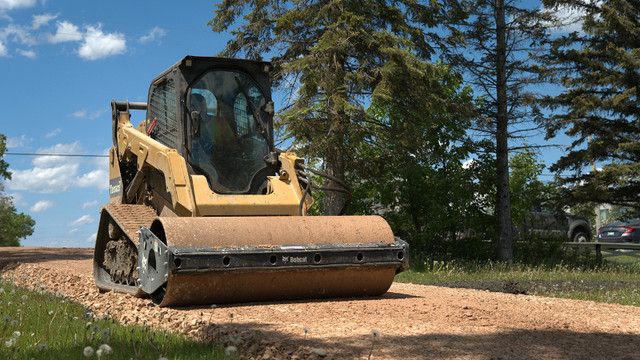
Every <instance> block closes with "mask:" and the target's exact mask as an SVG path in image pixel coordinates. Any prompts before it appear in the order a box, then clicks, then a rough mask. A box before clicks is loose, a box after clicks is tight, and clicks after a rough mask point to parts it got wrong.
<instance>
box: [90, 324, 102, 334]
mask: <svg viewBox="0 0 640 360" xmlns="http://www.w3.org/2000/svg"><path fill="white" fill-rule="evenodd" d="M91 331H93V332H94V333H97V332H98V331H100V325H94V326H93V327H92V328H91Z"/></svg>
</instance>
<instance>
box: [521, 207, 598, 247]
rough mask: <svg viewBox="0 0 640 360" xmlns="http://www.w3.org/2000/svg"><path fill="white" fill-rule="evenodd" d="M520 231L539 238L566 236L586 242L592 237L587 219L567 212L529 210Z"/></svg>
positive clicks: (571, 239) (575, 240)
mask: <svg viewBox="0 0 640 360" xmlns="http://www.w3.org/2000/svg"><path fill="white" fill-rule="evenodd" d="M521 231H522V233H523V234H527V235H533V236H537V237H538V238H541V239H548V238H566V239H567V240H568V241H573V242H587V241H591V238H592V235H591V223H590V222H589V220H587V219H585V218H583V217H582V216H578V215H572V214H568V213H560V214H554V213H551V212H546V211H530V212H529V214H528V216H526V217H525V220H524V222H523V225H522V230H521Z"/></svg>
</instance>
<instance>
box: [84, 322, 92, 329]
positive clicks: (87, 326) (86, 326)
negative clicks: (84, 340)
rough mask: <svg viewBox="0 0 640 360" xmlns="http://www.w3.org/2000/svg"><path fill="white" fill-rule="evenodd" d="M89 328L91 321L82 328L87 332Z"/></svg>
mask: <svg viewBox="0 0 640 360" xmlns="http://www.w3.org/2000/svg"><path fill="white" fill-rule="evenodd" d="M90 327H91V321H88V322H87V323H86V324H84V328H85V329H87V330H89V328H90Z"/></svg>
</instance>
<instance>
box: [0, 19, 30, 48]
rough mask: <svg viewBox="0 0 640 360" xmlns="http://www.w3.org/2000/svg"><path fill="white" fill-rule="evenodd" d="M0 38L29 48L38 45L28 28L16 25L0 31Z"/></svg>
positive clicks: (10, 25)
mask: <svg viewBox="0 0 640 360" xmlns="http://www.w3.org/2000/svg"><path fill="white" fill-rule="evenodd" d="M0 38H2V39H4V40H7V41H9V40H11V41H15V42H18V43H20V44H23V45H29V46H33V45H37V44H38V40H36V38H35V37H34V36H33V34H32V33H31V29H30V28H29V27H25V26H21V25H16V24H9V25H7V26H6V27H5V28H4V29H2V30H0Z"/></svg>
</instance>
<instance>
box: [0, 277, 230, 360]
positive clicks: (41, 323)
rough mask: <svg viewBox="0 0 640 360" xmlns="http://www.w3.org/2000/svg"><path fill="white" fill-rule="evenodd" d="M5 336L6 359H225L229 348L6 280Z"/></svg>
mask: <svg viewBox="0 0 640 360" xmlns="http://www.w3.org/2000/svg"><path fill="white" fill-rule="evenodd" d="M0 340H1V341H0V359H41V358H44V359H87V358H103V359H110V358H111V359H152V360H158V359H224V358H225V349H224V348H223V347H221V346H219V345H217V344H215V343H202V342H197V341H194V340H192V339H188V338H186V337H184V336H181V335H178V334H174V333H172V332H169V331H166V330H165V331H157V330H152V329H150V328H149V327H145V326H123V325H121V324H119V323H118V322H117V321H115V320H114V319H109V318H100V319H99V318H96V317H94V316H93V315H92V314H91V312H89V311H87V309H86V308H84V307H83V306H82V305H81V304H78V303H74V302H71V301H68V300H66V299H64V298H62V297H58V296H55V295H52V294H49V293H46V292H44V289H42V290H41V291H37V292H36V291H28V290H24V289H21V288H18V287H16V286H14V285H13V284H11V283H8V282H5V281H2V280H0ZM228 350H230V349H227V351H228ZM231 350H232V349H231Z"/></svg>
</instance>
